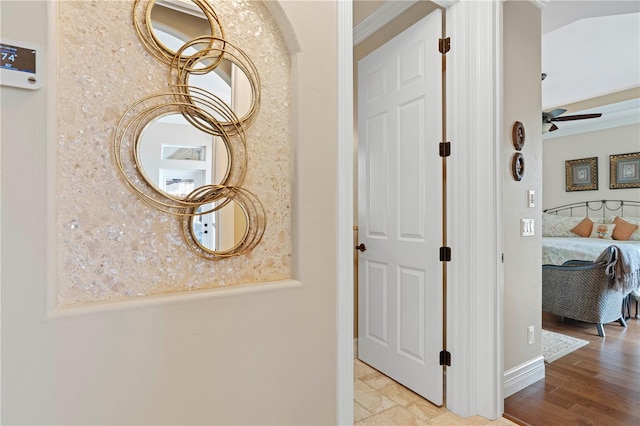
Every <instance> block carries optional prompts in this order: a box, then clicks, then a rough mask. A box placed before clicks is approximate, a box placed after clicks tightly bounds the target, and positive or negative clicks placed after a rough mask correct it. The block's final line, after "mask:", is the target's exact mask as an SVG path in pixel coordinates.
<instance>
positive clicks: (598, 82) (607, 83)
mask: <svg viewBox="0 0 640 426" xmlns="http://www.w3.org/2000/svg"><path fill="white" fill-rule="evenodd" d="M542 32H543V36H542V72H544V73H546V74H547V78H546V79H545V80H544V82H543V83H542V106H543V108H544V109H545V110H548V109H551V108H552V107H556V106H561V105H566V104H569V103H573V102H579V101H583V100H586V99H591V98H594V97H597V96H603V95H608V94H611V93H615V92H619V91H622V90H626V89H630V88H633V87H638V86H640V2H638V1H636V0H634V1H584V0H578V1H554V0H551V1H549V3H548V4H547V6H546V7H545V8H544V9H543V10H542Z"/></svg>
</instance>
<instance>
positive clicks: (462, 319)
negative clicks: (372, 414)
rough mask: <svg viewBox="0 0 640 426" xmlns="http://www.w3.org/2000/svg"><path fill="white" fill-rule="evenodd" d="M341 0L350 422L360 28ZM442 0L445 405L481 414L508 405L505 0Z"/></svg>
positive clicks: (342, 299) (341, 316)
mask: <svg viewBox="0 0 640 426" xmlns="http://www.w3.org/2000/svg"><path fill="white" fill-rule="evenodd" d="M337 3H338V5H337V7H338V10H337V12H338V26H339V28H338V66H339V74H338V80H339V82H338V90H339V93H338V114H339V121H338V143H339V151H338V154H339V158H338V189H337V191H338V206H339V211H338V229H337V232H338V249H337V262H338V277H337V285H338V330H337V332H338V335H337V337H338V354H337V355H338V360H337V361H338V389H337V398H338V401H337V402H338V412H337V422H338V424H351V423H352V422H353V365H352V364H353V262H352V259H353V247H352V245H353V244H352V237H351V236H352V223H351V222H352V220H353V188H352V182H353V180H352V179H353V118H352V117H353V114H352V111H353V97H352V93H353V72H352V70H353V63H352V50H353V34H352V31H353V28H352V20H351V17H352V4H351V1H350V0H347V1H340V2H337ZM435 3H437V4H439V5H441V6H443V7H446V8H447V14H446V15H447V17H446V22H447V24H446V25H447V30H446V31H447V35H448V36H450V37H451V38H452V48H451V52H450V53H449V54H447V117H448V121H447V127H448V137H449V141H451V142H452V157H451V159H450V162H449V163H450V164H449V172H448V183H447V185H448V189H449V195H448V200H449V218H448V219H449V224H450V226H449V229H450V232H449V245H450V246H451V247H452V249H453V260H452V262H451V263H450V264H449V266H448V289H449V290H448V306H447V311H448V317H447V323H448V324H447V334H448V338H447V340H448V350H449V351H450V352H451V354H452V366H451V367H448V368H447V389H446V406H447V408H448V409H449V410H450V411H452V412H454V413H456V414H459V415H462V416H465V417H466V416H472V415H476V414H479V415H482V416H484V417H487V418H490V419H495V418H498V417H501V416H502V413H503V382H502V376H503V355H502V354H503V332H502V324H503V269H502V264H501V260H500V259H501V253H502V228H501V223H502V217H501V216H502V213H501V212H502V199H501V188H502V177H501V176H502V169H501V168H500V146H501V132H500V129H501V128H502V92H501V90H502V73H501V70H502V2H501V0H492V1H491V2H472V1H460V2H458V1H455V2H451V1H435ZM468 65H472V66H468ZM487 200H489V203H488V205H489V207H488V208H487ZM468 212H474V214H468ZM453 230H455V231H453ZM452 231H453V232H452ZM467 247H472V249H467Z"/></svg>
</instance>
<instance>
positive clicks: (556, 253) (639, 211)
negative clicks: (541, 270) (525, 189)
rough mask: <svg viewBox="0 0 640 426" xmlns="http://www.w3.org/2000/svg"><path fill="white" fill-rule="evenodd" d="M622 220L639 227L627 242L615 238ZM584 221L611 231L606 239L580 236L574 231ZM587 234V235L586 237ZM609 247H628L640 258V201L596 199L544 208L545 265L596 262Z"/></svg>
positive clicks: (606, 235)
mask: <svg viewBox="0 0 640 426" xmlns="http://www.w3.org/2000/svg"><path fill="white" fill-rule="evenodd" d="M616 217H619V218H620V219H622V220H624V221H625V222H626V223H629V224H631V225H632V226H639V227H638V228H637V229H635V231H633V232H632V233H631V234H630V235H629V237H628V238H627V239H625V240H621V239H614V238H613V237H614V236H616V235H615V234H614V233H613V232H614V231H615V227H611V226H610V225H612V224H613V222H614V221H615V218H616ZM585 218H589V220H591V221H592V222H593V224H594V225H595V224H604V225H609V227H610V228H612V232H611V233H609V234H605V235H604V238H597V236H594V237H592V238H591V236H589V237H586V236H582V237H581V236H580V235H577V234H576V233H574V232H572V231H571V230H572V229H574V228H575V227H576V226H578V225H579V224H580V223H581V222H582V221H583V220H584V219H585ZM583 235H585V234H583ZM610 245H617V246H619V247H625V248H624V250H631V251H633V252H634V253H637V255H638V256H640V201H629V200H595V201H586V202H580V203H573V204H566V205H563V206H559V207H554V208H549V209H545V210H544V211H543V215H542V263H543V264H552V265H561V264H563V263H564V262H566V261H567V260H591V261H594V260H595V259H596V258H597V257H598V255H600V254H601V253H602V252H603V250H604V249H606V248H607V247H609V246H610Z"/></svg>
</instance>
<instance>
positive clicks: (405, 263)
mask: <svg viewBox="0 0 640 426" xmlns="http://www.w3.org/2000/svg"><path fill="white" fill-rule="evenodd" d="M442 19H443V12H442V11H441V10H435V11H433V12H431V13H430V14H429V15H427V16H426V17H425V18H423V19H422V20H420V21H419V22H418V23H416V24H414V25H413V26H411V27H410V28H409V29H407V30H405V31H404V32H402V33H401V34H399V35H398V36H396V37H395V38H393V39H392V40H390V41H389V42H387V43H386V44H384V45H383V46H381V47H380V48H378V49H376V50H375V51H373V52H372V53H370V54H369V55H367V56H366V57H365V58H363V59H362V60H361V61H360V62H359V63H358V117H359V118H358V135H359V138H358V194H359V196H358V229H359V238H360V240H359V243H360V246H359V247H360V254H359V261H358V287H359V291H358V357H359V358H360V359H361V360H362V361H364V362H366V363H367V364H369V365H371V366H373V367H374V368H376V369H377V370H379V371H381V372H382V373H384V374H386V375H387V376H389V377H391V378H392V379H394V380H395V381H397V382H399V383H401V384H403V385H404V386H406V387H408V388H409V389H411V390H413V391H414V392H416V393H418V394H420V395H422V396H423V397H425V398H426V399H428V400H429V401H431V402H433V403H434V404H436V405H442V404H443V367H442V366H441V365H440V351H441V350H443V347H444V342H443V337H444V321H443V303H444V302H443V301H444V298H443V294H444V292H443V268H442V263H441V261H440V255H439V253H440V247H441V245H442V235H443V208H442V206H443V192H442V187H443V185H442V181H443V178H442V159H441V157H440V156H439V154H438V144H439V142H440V141H441V140H442V122H443V107H442V104H443V67H442V54H441V53H440V52H439V51H438V40H439V39H440V38H441V37H442Z"/></svg>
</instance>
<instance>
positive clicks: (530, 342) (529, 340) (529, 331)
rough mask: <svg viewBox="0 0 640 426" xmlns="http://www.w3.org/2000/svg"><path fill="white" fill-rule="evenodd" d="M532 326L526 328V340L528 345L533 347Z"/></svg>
mask: <svg viewBox="0 0 640 426" xmlns="http://www.w3.org/2000/svg"><path fill="white" fill-rule="evenodd" d="M534 330H535V328H534V326H532V325H530V326H529V328H527V340H528V342H529V344H530V345H533V342H535V340H536V339H535V337H534V336H535V334H534Z"/></svg>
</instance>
